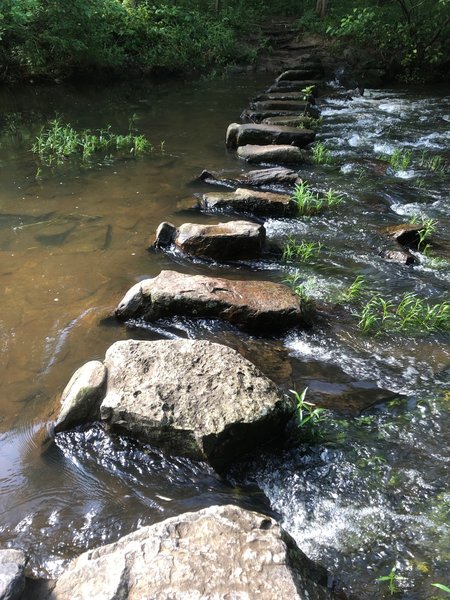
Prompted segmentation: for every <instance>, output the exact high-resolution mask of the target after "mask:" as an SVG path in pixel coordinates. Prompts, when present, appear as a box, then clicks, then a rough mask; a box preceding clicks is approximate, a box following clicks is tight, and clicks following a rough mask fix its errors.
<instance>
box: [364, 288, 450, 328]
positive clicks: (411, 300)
mask: <svg viewBox="0 0 450 600" xmlns="http://www.w3.org/2000/svg"><path fill="white" fill-rule="evenodd" d="M359 328H360V329H361V330H362V331H363V332H364V333H372V332H375V333H378V332H380V331H382V330H391V331H397V332H406V333H432V332H439V331H449V330H450V302H448V301H444V302H441V303H437V304H434V305H430V304H428V303H427V302H426V301H425V300H423V299H422V298H419V297H418V296H417V295H416V294H414V293H413V292H407V293H405V294H403V296H402V298H401V300H400V302H399V303H398V304H397V305H395V304H394V302H393V301H391V300H386V299H384V298H383V297H382V296H381V295H380V294H375V295H373V296H372V298H371V299H370V300H369V301H368V302H367V303H366V304H365V306H364V307H363V309H362V311H361V313H360V320H359Z"/></svg>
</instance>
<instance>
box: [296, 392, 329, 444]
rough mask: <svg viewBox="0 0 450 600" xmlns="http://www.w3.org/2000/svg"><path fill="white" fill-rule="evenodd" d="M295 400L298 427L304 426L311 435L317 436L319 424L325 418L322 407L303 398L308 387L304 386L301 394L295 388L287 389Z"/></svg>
mask: <svg viewBox="0 0 450 600" xmlns="http://www.w3.org/2000/svg"><path fill="white" fill-rule="evenodd" d="M289 391H290V392H291V393H292V394H293V395H294V399H295V402H296V413H297V423H298V426H299V427H306V428H307V431H308V434H309V435H310V436H311V437H313V438H314V437H317V436H318V435H319V434H320V430H319V426H320V424H321V423H323V422H324V421H325V420H326V418H325V415H324V414H323V413H324V412H325V409H324V408H319V407H317V406H316V405H315V404H313V403H312V402H307V401H306V400H305V397H306V392H307V391H308V388H305V389H304V390H303V392H302V393H301V394H299V393H298V392H297V391H296V390H289Z"/></svg>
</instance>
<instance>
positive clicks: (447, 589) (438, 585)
mask: <svg viewBox="0 0 450 600" xmlns="http://www.w3.org/2000/svg"><path fill="white" fill-rule="evenodd" d="M431 585H433V586H434V587H436V588H438V590H442V591H443V592H447V594H450V588H449V587H448V586H446V585H444V584H443V583H432V584H431Z"/></svg>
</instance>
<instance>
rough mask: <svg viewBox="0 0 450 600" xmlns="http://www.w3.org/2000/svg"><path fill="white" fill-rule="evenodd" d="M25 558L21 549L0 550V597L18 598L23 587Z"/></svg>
mask: <svg viewBox="0 0 450 600" xmlns="http://www.w3.org/2000/svg"><path fill="white" fill-rule="evenodd" d="M26 563H27V559H26V557H25V554H24V553H23V552H22V550H10V549H5V550H0V598H1V600H18V598H20V596H21V594H22V592H23V590H24V588H25V565H26Z"/></svg>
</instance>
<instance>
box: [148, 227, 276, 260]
mask: <svg viewBox="0 0 450 600" xmlns="http://www.w3.org/2000/svg"><path fill="white" fill-rule="evenodd" d="M265 239H266V230H265V229H264V226H263V225H261V224H259V223H252V222H250V221H229V222H228V223H218V224H217V225H206V224H199V223H183V224H182V225H180V226H179V227H178V228H177V227H175V226H174V225H172V224H171V223H167V222H164V223H161V224H160V225H159V227H158V229H157V231H156V240H155V246H156V247H157V248H168V247H170V246H172V245H173V246H175V247H176V248H178V249H179V250H181V251H182V252H185V253H186V254H190V255H192V256H199V257H202V258H212V259H214V260H217V261H220V262H222V261H228V260H243V259H251V258H259V257H260V256H261V253H262V249H263V247H264V242H265Z"/></svg>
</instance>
